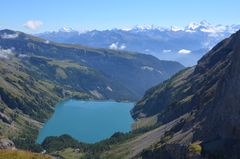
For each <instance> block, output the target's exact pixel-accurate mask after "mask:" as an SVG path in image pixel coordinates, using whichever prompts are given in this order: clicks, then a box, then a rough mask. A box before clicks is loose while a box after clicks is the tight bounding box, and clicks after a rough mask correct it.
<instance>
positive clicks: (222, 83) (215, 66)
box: [132, 31, 240, 159]
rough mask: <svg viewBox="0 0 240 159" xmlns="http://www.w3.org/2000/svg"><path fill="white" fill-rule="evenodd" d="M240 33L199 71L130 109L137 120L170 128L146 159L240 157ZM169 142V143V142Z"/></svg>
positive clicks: (149, 94)
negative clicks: (149, 120)
mask: <svg viewBox="0 0 240 159" xmlns="http://www.w3.org/2000/svg"><path fill="white" fill-rule="evenodd" d="M239 112H240V31H238V32H237V33H235V34H233V35H232V36H231V37H229V38H227V39H225V40H223V41H222V42H220V43H219V44H218V45H217V46H215V47H214V48H213V49H212V50H211V51H210V52H208V53H207V54H206V55H205V56H204V57H203V58H202V59H201V60H200V61H199V62H198V64H197V66H196V67H193V68H188V69H186V70H183V71H181V72H180V73H178V74H176V75H175V76H174V77H172V78H171V79H169V80H167V81H165V82H164V83H163V84H160V85H159V86H156V87H154V88H152V89H150V90H149V91H147V92H146V94H145V96H144V98H143V99H142V100H140V101H139V102H138V103H137V105H136V106H135V107H134V109H133V110H132V115H133V117H134V118H135V119H137V120H138V121H141V122H142V121H144V120H145V121H146V120H148V119H149V118H151V117H153V116H155V117H156V118H157V121H156V122H157V123H159V124H165V125H169V124H168V123H169V122H170V121H173V120H176V119H178V118H180V117H181V118H182V117H183V116H184V118H182V119H181V120H180V121H179V123H178V124H177V125H175V126H173V127H172V129H171V130H169V131H166V133H165V135H164V136H162V137H164V138H165V140H164V141H160V142H159V143H157V144H156V145H155V148H150V149H149V150H146V151H145V152H143V153H142V154H141V156H142V157H143V158H159V157H164V158H204V157H205V158H234V159H235V158H236V159H237V158H239V150H240V138H239V133H240V129H239V128H240V120H239V119H240V114H239ZM166 138H167V139H166Z"/></svg>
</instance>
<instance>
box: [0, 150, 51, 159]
mask: <svg viewBox="0 0 240 159" xmlns="http://www.w3.org/2000/svg"><path fill="white" fill-rule="evenodd" d="M0 159H53V158H52V157H50V156H48V155H42V154H38V153H31V152H27V151H17V150H0Z"/></svg>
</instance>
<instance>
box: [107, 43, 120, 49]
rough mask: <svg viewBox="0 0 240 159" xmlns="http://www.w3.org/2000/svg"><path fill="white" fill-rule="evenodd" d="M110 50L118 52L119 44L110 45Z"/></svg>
mask: <svg viewBox="0 0 240 159" xmlns="http://www.w3.org/2000/svg"><path fill="white" fill-rule="evenodd" d="M109 49H113V50H117V49H118V44H117V43H112V44H111V45H109Z"/></svg>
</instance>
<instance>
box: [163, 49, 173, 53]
mask: <svg viewBox="0 0 240 159" xmlns="http://www.w3.org/2000/svg"><path fill="white" fill-rule="evenodd" d="M170 52H172V50H163V53H170Z"/></svg>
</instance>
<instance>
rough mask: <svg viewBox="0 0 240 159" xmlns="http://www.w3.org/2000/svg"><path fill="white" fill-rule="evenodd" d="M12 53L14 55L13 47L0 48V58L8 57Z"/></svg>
mask: <svg viewBox="0 0 240 159" xmlns="http://www.w3.org/2000/svg"><path fill="white" fill-rule="evenodd" d="M13 55H14V53H13V49H2V48H0V59H9V58H10V57H11V56H13Z"/></svg>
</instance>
